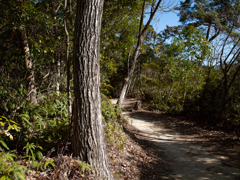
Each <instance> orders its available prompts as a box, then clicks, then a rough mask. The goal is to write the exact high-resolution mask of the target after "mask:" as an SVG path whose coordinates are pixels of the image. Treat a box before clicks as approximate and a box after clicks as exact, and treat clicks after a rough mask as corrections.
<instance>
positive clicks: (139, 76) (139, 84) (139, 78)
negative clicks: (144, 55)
mask: <svg viewBox="0 0 240 180" xmlns="http://www.w3.org/2000/svg"><path fill="white" fill-rule="evenodd" d="M141 70H142V67H141V61H140V62H138V74H137V76H138V90H139V92H140V93H141V96H143V95H144V93H143V90H142V81H141Z"/></svg>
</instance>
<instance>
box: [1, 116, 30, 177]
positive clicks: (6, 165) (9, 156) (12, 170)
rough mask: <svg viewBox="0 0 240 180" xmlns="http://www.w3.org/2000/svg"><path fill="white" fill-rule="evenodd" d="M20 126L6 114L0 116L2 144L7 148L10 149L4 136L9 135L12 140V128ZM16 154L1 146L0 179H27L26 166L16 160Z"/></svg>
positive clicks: (15, 128)
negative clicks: (6, 151)
mask: <svg viewBox="0 0 240 180" xmlns="http://www.w3.org/2000/svg"><path fill="white" fill-rule="evenodd" d="M19 129H20V128H19V127H18V125H17V123H16V122H14V121H12V120H9V119H7V118H6V117H4V116H1V117H0V138H1V140H0V144H1V145H2V146H3V147H4V148H5V149H7V150H10V149H9V148H8V146H7V144H6V143H5V142H4V141H3V140H2V139H4V137H9V139H10V140H13V136H12V134H11V133H10V132H9V131H10V130H15V131H19ZM14 158H16V155H15V154H13V153H9V152H8V153H5V152H4V149H3V148H2V147H0V179H4V180H5V179H10V180H13V179H16V180H24V179H25V170H26V167H24V166H21V165H19V163H18V162H16V161H15V160H14Z"/></svg>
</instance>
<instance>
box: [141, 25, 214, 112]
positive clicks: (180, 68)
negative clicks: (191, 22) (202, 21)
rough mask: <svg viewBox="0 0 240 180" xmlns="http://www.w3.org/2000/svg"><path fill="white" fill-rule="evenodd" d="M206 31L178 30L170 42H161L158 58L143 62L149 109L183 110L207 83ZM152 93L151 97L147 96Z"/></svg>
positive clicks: (143, 84)
mask: <svg viewBox="0 0 240 180" xmlns="http://www.w3.org/2000/svg"><path fill="white" fill-rule="evenodd" d="M204 36H205V35H204V34H203V33H202V32H201V31H200V30H198V29H196V28H195V27H193V26H188V27H186V28H183V29H182V30H181V31H178V35H176V36H175V37H174V38H173V39H172V41H171V43H170V44H164V45H163V44H158V45H157V46H156V47H158V48H159V49H161V51H160V52H159V53H158V52H156V55H157V57H155V58H152V59H151V61H150V62H146V63H144V64H143V75H142V88H143V91H144V93H145V100H148V101H151V103H150V105H149V109H156V110H165V111H168V112H171V113H177V112H180V111H182V110H183V109H184V108H185V106H186V102H187V101H189V100H191V101H193V100H194V99H195V98H197V95H198V94H199V93H200V92H201V90H202V88H203V85H204V84H205V71H204V68H203V67H202V63H203V60H204V59H206V58H209V57H210V55H211V54H210V48H209V45H208V42H207V41H206V40H205V38H204ZM146 95H150V96H151V97H152V99H147V98H146Z"/></svg>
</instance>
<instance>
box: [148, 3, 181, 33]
mask: <svg viewBox="0 0 240 180" xmlns="http://www.w3.org/2000/svg"><path fill="white" fill-rule="evenodd" d="M163 3H165V4H166V3H172V5H173V6H174V5H177V4H178V5H179V4H180V0H169V1H167V0H165V1H163ZM163 6H164V4H163ZM177 13H178V12H177V11H175V12H161V13H160V12H157V13H156V14H155V16H154V18H153V21H152V23H151V25H152V26H153V28H154V29H155V31H156V32H159V31H162V30H164V29H165V28H166V26H167V25H168V26H178V25H181V23H179V22H178V21H179V16H178V15H177ZM148 18H149V14H146V17H145V19H144V24H146V21H147V20H148Z"/></svg>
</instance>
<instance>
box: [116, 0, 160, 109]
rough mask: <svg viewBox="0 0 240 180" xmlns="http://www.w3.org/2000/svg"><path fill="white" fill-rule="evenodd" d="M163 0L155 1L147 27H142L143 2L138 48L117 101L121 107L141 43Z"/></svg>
mask: <svg viewBox="0 0 240 180" xmlns="http://www.w3.org/2000/svg"><path fill="white" fill-rule="evenodd" d="M161 1H162V0H158V1H157V3H156V0H154V1H153V3H152V8H151V14H150V17H149V19H148V21H147V24H146V25H145V27H144V28H143V29H142V26H143V18H144V13H145V4H146V0H144V2H143V6H142V14H141V20H140V25H139V35H138V43H137V47H136V49H135V51H134V53H133V59H132V64H131V67H130V70H129V73H128V76H127V77H126V78H125V79H124V80H125V81H124V84H123V87H122V91H121V94H120V97H119V99H118V102H117V104H118V105H119V106H120V107H121V106H122V103H123V100H124V98H125V95H126V91H127V88H128V85H129V84H130V82H131V80H132V76H133V73H134V69H135V66H136V62H137V58H138V55H139V51H140V48H141V45H142V42H143V38H144V36H145V35H146V33H147V29H148V26H149V25H150V23H151V21H152V19H153V17H154V15H155V13H156V11H157V9H158V7H159V5H160V3H161Z"/></svg>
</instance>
